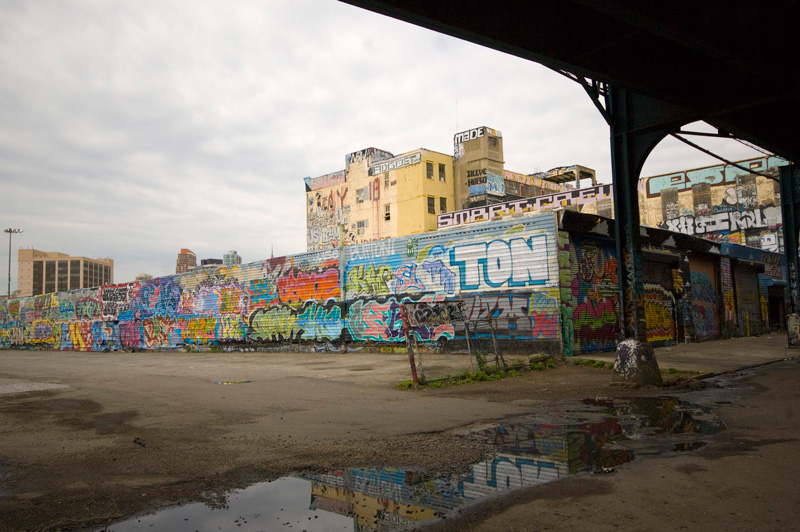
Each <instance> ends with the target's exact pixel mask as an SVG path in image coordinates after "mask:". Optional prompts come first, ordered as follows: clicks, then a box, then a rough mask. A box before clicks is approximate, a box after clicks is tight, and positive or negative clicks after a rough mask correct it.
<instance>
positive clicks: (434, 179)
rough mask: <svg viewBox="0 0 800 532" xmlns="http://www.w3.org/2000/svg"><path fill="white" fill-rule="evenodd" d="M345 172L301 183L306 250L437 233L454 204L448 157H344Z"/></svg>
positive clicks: (367, 152) (426, 153)
mask: <svg viewBox="0 0 800 532" xmlns="http://www.w3.org/2000/svg"><path fill="white" fill-rule="evenodd" d="M345 160H346V167H345V169H344V170H340V171H338V172H334V173H332V174H327V175H324V176H320V177H317V178H314V179H311V178H306V179H305V182H306V224H307V226H306V227H307V248H308V250H309V251H313V250H318V249H326V248H331V247H337V246H339V242H340V240H343V241H344V243H345V245H351V244H361V243H364V242H374V241H377V240H383V239H386V238H393V237H396V236H399V235H406V234H413V233H421V232H423V231H432V230H435V229H436V215H437V214H438V213H440V212H442V211H443V210H444V211H446V210H447V209H448V208H450V206H451V205H452V204H453V157H452V156H450V155H445V154H443V153H438V152H435V151H431V150H426V149H422V148H420V149H418V150H413V151H410V152H406V153H403V154H401V155H397V156H395V155H393V154H391V153H389V152H386V151H383V150H379V149H377V148H367V149H364V150H359V151H357V152H353V153H351V154H349V155H348V156H347V157H346V158H345Z"/></svg>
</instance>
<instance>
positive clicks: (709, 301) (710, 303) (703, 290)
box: [691, 271, 718, 340]
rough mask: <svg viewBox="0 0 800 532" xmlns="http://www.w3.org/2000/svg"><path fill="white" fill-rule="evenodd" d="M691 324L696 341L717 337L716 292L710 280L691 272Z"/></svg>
mask: <svg viewBox="0 0 800 532" xmlns="http://www.w3.org/2000/svg"><path fill="white" fill-rule="evenodd" d="M691 279H692V322H693V324H694V330H695V334H696V336H697V339H698V340H713V339H715V338H716V337H717V332H718V331H717V324H718V319H717V291H716V289H715V288H714V283H713V282H712V281H711V278H710V277H709V276H708V275H707V274H705V273H702V272H698V271H692V272H691Z"/></svg>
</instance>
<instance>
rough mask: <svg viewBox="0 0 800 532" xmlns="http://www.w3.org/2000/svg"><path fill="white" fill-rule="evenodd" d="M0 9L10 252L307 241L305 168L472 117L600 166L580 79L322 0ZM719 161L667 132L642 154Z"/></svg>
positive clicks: (543, 158)
mask: <svg viewBox="0 0 800 532" xmlns="http://www.w3.org/2000/svg"><path fill="white" fill-rule="evenodd" d="M0 18H2V20H3V24H1V25H0V72H2V76H0V186H2V190H3V194H2V196H0V209H2V213H3V221H2V224H3V226H4V227H8V226H12V227H21V228H23V229H24V230H25V232H24V233H23V234H21V235H17V236H15V237H14V246H13V251H12V259H13V261H12V262H15V257H16V249H17V248H18V247H34V248H36V249H41V250H46V251H61V252H65V253H70V254H74V255H85V256H89V257H105V256H111V257H113V258H114V259H115V265H116V280H117V281H118V282H124V281H130V280H132V279H133V278H134V276H135V275H136V274H137V273H140V272H145V273H150V274H152V275H167V274H169V273H171V272H173V271H174V265H175V258H176V255H177V253H178V251H179V250H180V248H182V247H189V248H191V249H192V250H194V251H195V252H196V253H197V255H198V257H199V258H208V257H221V256H222V254H223V253H225V252H226V251H227V250H229V249H236V250H238V251H239V253H240V254H241V255H242V256H243V257H244V259H245V260H246V261H252V260H258V259H263V258H266V257H268V256H269V254H270V250H271V248H272V247H273V246H274V250H275V253H276V254H289V253H297V252H301V251H304V249H305V218H304V199H305V197H304V187H303V181H302V178H303V177H305V176H318V175H322V174H324V173H328V172H332V171H336V170H340V169H342V168H344V164H345V163H344V158H345V154H346V153H349V152H351V151H354V150H357V149H361V148H365V147H370V146H375V147H378V148H382V149H385V150H388V151H391V152H394V153H400V152H403V151H407V150H411V149H415V148H419V147H424V148H428V149H432V150H436V151H441V152H444V153H450V152H451V151H452V137H453V134H454V133H455V132H456V131H457V129H467V128H470V127H475V126H478V125H488V126H491V127H494V128H497V129H499V130H500V131H502V132H503V135H504V143H505V156H506V167H507V168H509V169H510V170H515V171H520V172H533V171H535V170H536V169H542V170H546V169H548V168H551V167H554V166H559V165H566V164H575V163H578V164H583V165H586V166H590V167H592V168H595V169H596V170H597V171H598V174H599V176H600V177H601V180H603V181H609V180H610V163H609V147H608V144H609V143H608V128H607V126H606V124H605V122H604V121H603V119H602V117H601V116H600V115H599V113H598V112H597V111H596V109H595V108H594V106H593V105H592V103H591V102H590V101H589V99H588V97H587V96H586V95H585V93H584V92H583V91H582V90H581V89H580V87H578V86H577V85H576V84H574V83H572V82H570V81H569V80H567V79H565V78H563V77H562V76H559V75H557V74H555V73H553V72H551V71H549V70H548V69H546V68H544V67H542V66H540V65H537V64H534V63H530V62H526V61H523V60H520V59H517V58H514V57H511V56H508V55H505V54H501V53H499V52H495V51H492V50H488V49H486V48H482V47H480V46H476V45H474V44H470V43H465V42H461V41H458V40H456V39H452V38H450V37H446V36H443V35H439V34H436V33H433V32H430V31H427V30H423V29H421V28H418V27H415V26H412V25H408V24H405V23H401V22H399V21H396V20H393V19H389V18H386V17H382V16H379V15H376V14H373V13H369V12H366V11H363V10H360V9H357V8H353V7H351V6H348V5H345V4H341V3H339V2H336V1H333V0H298V1H269V2H261V1H240V2H235V3H228V2H219V1H211V0H207V1H197V2H191V3H187V2H175V1H144V2H143V1H124V0H123V1H116V2H99V1H92V0H89V1H55V0H51V1H47V0H43V1H37V2H22V1H9V2H3V3H2V4H0ZM736 149H738V148H736ZM735 153H740V152H735ZM698 161H702V162H698ZM713 162H714V161H713V160H710V161H709V159H708V158H705V156H698V154H697V153H696V152H693V151H691V150H687V149H684V148H683V147H676V146H674V145H672V144H669V143H667V144H665V147H664V148H663V149H662V148H659V149H657V150H656V152H655V153H654V154H653V156H652V157H651V160H650V161H649V162H648V166H647V167H646V169H647V170H649V171H651V173H660V172H666V171H670V170H674V169H676V168H677V169H680V168H685V167H692V166H701V165H703V164H713ZM0 249H6V248H4V247H3V246H2V245H0ZM5 253H6V252H5V251H4V252H3V254H2V255H0V264H6V263H7V259H8V257H7V255H5ZM12 277H13V282H12V286H15V285H16V265H15V264H12Z"/></svg>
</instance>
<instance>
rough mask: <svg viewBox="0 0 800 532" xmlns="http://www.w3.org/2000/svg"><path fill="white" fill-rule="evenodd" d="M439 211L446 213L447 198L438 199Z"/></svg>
mask: <svg viewBox="0 0 800 532" xmlns="http://www.w3.org/2000/svg"><path fill="white" fill-rule="evenodd" d="M439 211H441V212H447V198H439Z"/></svg>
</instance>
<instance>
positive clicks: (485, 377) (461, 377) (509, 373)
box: [397, 368, 521, 390]
mask: <svg viewBox="0 0 800 532" xmlns="http://www.w3.org/2000/svg"><path fill="white" fill-rule="evenodd" d="M520 375H521V373H520V372H519V371H516V370H513V369H512V370H503V369H490V368H487V369H485V370H479V371H474V372H470V371H469V370H465V371H462V372H461V373H459V374H458V375H454V376H452V377H447V378H445V379H438V380H435V381H424V380H420V383H419V387H420V388H426V387H427V388H446V387H448V386H458V385H460V384H471V383H473V382H487V381H496V380H500V379H503V378H505V377H519V376H520ZM413 387H414V383H413V381H403V382H400V383H398V385H397V388H398V389H400V390H408V389H410V388H413Z"/></svg>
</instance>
